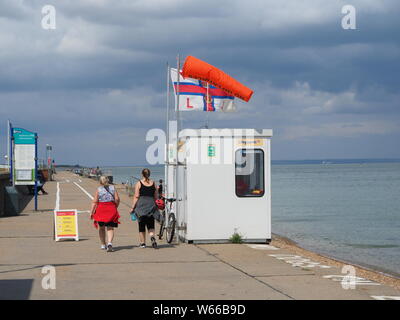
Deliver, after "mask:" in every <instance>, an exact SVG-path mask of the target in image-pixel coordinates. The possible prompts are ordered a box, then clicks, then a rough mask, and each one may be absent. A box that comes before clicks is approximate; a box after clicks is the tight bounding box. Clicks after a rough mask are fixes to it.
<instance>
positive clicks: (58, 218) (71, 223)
mask: <svg viewBox="0 0 400 320" xmlns="http://www.w3.org/2000/svg"><path fill="white" fill-rule="evenodd" d="M54 239H55V240H56V241H59V240H62V239H74V240H75V241H79V233H78V211H77V210H75V209H74V210H54Z"/></svg>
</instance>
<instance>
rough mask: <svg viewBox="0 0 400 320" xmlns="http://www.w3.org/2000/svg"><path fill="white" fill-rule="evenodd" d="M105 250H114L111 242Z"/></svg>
mask: <svg viewBox="0 0 400 320" xmlns="http://www.w3.org/2000/svg"><path fill="white" fill-rule="evenodd" d="M107 252H114V249H113V246H112V244H109V245H107Z"/></svg>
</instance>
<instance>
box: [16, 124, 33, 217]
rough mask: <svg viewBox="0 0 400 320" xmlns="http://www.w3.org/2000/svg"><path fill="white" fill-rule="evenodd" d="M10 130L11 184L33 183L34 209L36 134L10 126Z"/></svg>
mask: <svg viewBox="0 0 400 320" xmlns="http://www.w3.org/2000/svg"><path fill="white" fill-rule="evenodd" d="M10 132H11V168H10V171H11V179H12V182H13V185H28V186H29V185H31V186H32V185H33V186H34V189H35V211H37V209H38V204H37V193H38V192H37V191H38V190H37V187H38V185H37V176H38V172H37V171H38V159H37V158H38V150H37V141H38V136H37V134H36V133H34V132H30V131H28V130H25V129H22V128H12V127H11V126H10Z"/></svg>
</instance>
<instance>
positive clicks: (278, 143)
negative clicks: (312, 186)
mask: <svg viewBox="0 0 400 320" xmlns="http://www.w3.org/2000/svg"><path fill="white" fill-rule="evenodd" d="M47 4H48V3H47V1H42V0H32V1H15V2H14V1H10V2H7V3H4V2H2V3H1V4H0V69H1V70H2V71H1V73H0V119H1V120H2V122H3V124H5V120H6V119H7V118H11V119H12V120H13V121H14V123H16V124H18V125H20V126H26V127H27V128H33V129H35V130H37V131H38V132H39V133H40V137H41V141H42V143H45V142H46V143H51V144H53V145H54V146H55V149H58V151H57V152H58V155H59V157H60V159H63V160H65V161H75V160H72V158H73V157H71V155H72V154H75V155H76V154H77V155H79V157H77V158H79V159H82V160H80V161H82V162H83V161H87V162H88V163H89V162H96V156H94V154H96V153H98V152H101V150H102V146H103V145H104V147H105V148H106V149H105V150H109V151H110V154H106V155H104V156H102V158H101V159H102V160H101V161H102V162H103V163H109V164H113V163H115V164H117V163H118V164H123V163H125V164H130V163H132V162H135V161H137V162H143V160H144V153H145V147H144V137H145V132H146V130H147V129H149V128H155V127H160V128H163V127H164V126H165V81H166V79H165V65H166V62H167V61H169V62H171V63H172V64H174V63H175V59H176V55H177V54H178V53H180V54H181V55H182V56H186V55H195V56H197V57H199V58H201V59H204V60H206V61H208V62H210V63H212V64H214V65H216V66H218V67H220V68H222V69H223V70H225V71H227V72H228V73H229V74H231V75H232V76H234V77H236V78H237V79H239V80H240V81H242V82H244V83H246V84H247V85H248V86H250V87H252V88H253V89H254V90H255V94H254V97H253V99H252V100H251V102H250V103H249V104H244V103H240V102H238V104H239V111H238V112H237V113H235V114H212V115H208V116H207V115H205V114H193V113H187V114H184V115H183V117H184V119H185V120H184V124H185V125H186V126H192V127H199V126H201V125H204V122H205V121H206V118H207V117H208V119H209V121H210V122H211V125H215V126H217V127H259V128H274V129H275V133H276V136H275V137H274V140H275V145H274V158H275V159H277V158H281V159H283V158H306V157H308V156H310V157H311V156H313V157H328V155H329V157H346V155H347V154H346V152H349V150H351V145H354V146H357V147H355V148H354V149H352V151H351V153H348V154H349V155H350V154H351V155H352V156H353V155H354V156H355V157H357V155H359V156H358V157H364V155H367V154H371V157H372V156H373V150H374V148H373V147H372V146H371V145H367V144H362V143H360V140H361V139H362V137H363V136H368V139H370V141H373V142H374V143H379V151H380V154H379V157H385V156H388V157H389V156H395V154H396V152H394V151H393V143H395V141H398V138H400V128H399V123H400V122H399V120H400V108H399V105H400V82H399V81H398V74H399V71H400V63H399V58H400V40H399V38H398V36H397V33H398V30H399V29H400V20H399V19H398V17H399V15H400V5H399V4H398V2H397V1H395V0H386V1H379V2H377V1H373V0H363V1H361V0H357V1H356V0H354V1H352V4H353V5H354V6H355V7H356V9H357V30H343V29H342V28H341V18H342V16H343V15H342V14H341V8H342V6H343V5H345V4H347V2H346V1H342V0H338V1H330V2H326V1H322V0H309V1H291V2H286V1H285V2H279V1H255V0H254V1H246V2H243V1H238V0H229V1H228V0H224V1H219V2H218V5H216V4H215V1H211V0H205V1H201V2H199V1H183V0H174V1H168V2H167V1H156V0H140V1H131V0H120V1H109V0H81V1H73V0H68V1H67V0H65V1H60V2H57V3H55V4H54V5H55V7H56V10H57V29H56V30H52V31H46V30H43V29H42V28H41V18H42V15H41V8H42V6H44V5H47ZM2 133H3V137H2V141H5V140H4V139H5V138H4V130H2ZM105 135H106V137H105ZM110 135H111V136H112V138H110ZM324 139H326V140H324ZM382 139H388V141H391V142H390V143H388V144H387V148H386V149H385V147H384V146H385V145H386V144H385V143H382ZM113 141H114V142H113ZM115 141H118V143H115ZM324 141H326V143H324ZM328 142H329V144H328ZM296 143H298V144H299V145H301V148H299V147H294V145H296ZM341 144H343V145H346V148H341V147H339V146H340V145H341ZM56 146H59V147H58V148H57V147H56ZM316 146H318V148H316ZM107 148H108V149H107ZM2 150H3V153H4V152H5V149H4V148H2ZM133 150H135V151H133ZM398 150H400V148H398ZM335 151H336V152H337V154H336V155H334V152H335ZM398 152H400V151H398ZM118 154H119V155H121V156H118V157H117V158H118V159H117V158H116V156H115V155H118ZM397 156H398V157H400V154H397ZM377 157H378V155H377ZM85 159H86V160H85ZM127 159H129V161H128V160H127Z"/></svg>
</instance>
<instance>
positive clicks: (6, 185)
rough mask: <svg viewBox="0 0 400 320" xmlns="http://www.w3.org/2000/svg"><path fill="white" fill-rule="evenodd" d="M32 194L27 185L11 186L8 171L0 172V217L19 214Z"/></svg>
mask: <svg viewBox="0 0 400 320" xmlns="http://www.w3.org/2000/svg"><path fill="white" fill-rule="evenodd" d="M32 198H33V195H31V194H29V190H28V187H27V186H12V185H11V184H10V177H9V174H8V173H0V217H8V216H17V215H19V214H20V213H21V212H22V211H23V210H24V209H25V207H26V206H27V205H28V203H29V202H30V201H31V200H32Z"/></svg>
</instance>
